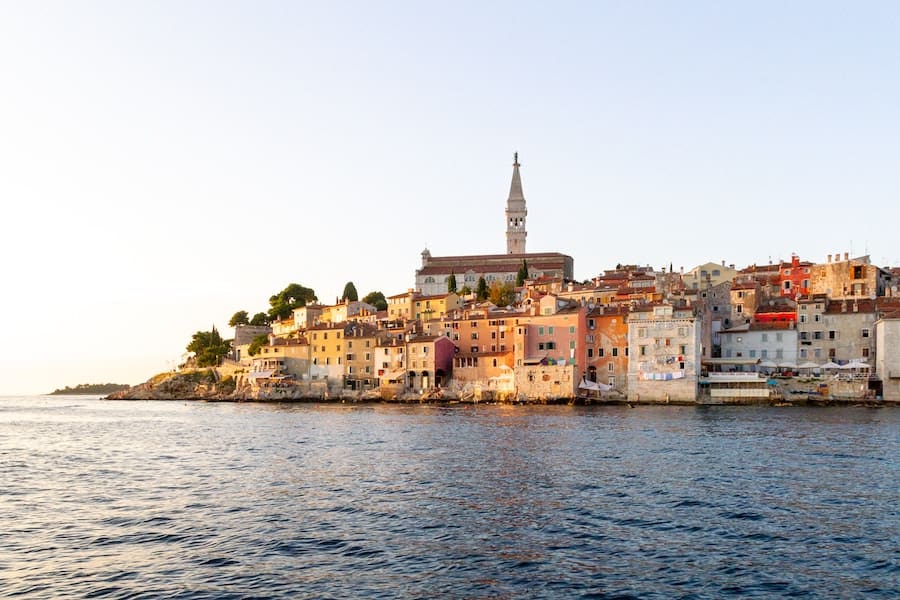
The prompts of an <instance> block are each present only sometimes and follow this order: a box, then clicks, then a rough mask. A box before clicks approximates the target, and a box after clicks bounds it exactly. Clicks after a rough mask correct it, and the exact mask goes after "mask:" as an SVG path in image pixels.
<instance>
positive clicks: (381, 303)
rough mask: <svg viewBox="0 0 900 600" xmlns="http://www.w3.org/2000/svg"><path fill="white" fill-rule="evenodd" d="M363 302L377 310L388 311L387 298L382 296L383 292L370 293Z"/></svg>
mask: <svg viewBox="0 0 900 600" xmlns="http://www.w3.org/2000/svg"><path fill="white" fill-rule="evenodd" d="M362 301H363V302H365V303H366V304H371V305H372V306H374V307H375V308H376V309H377V310H387V306H388V303H387V298H385V297H384V294H382V293H381V292H377V291H376V292H369V293H368V294H366V296H365V297H364V298H363V299H362Z"/></svg>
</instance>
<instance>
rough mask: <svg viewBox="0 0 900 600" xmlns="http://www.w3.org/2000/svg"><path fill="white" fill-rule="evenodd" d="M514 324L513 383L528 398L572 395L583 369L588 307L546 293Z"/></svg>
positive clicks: (568, 396) (584, 364)
mask: <svg viewBox="0 0 900 600" xmlns="http://www.w3.org/2000/svg"><path fill="white" fill-rule="evenodd" d="M531 310H532V313H531V316H523V317H521V318H520V319H518V323H517V324H516V326H515V337H514V360H515V367H514V369H515V382H516V388H517V390H518V392H519V395H522V396H524V397H527V398H538V399H540V398H572V397H574V396H575V394H576V392H577V386H578V383H579V382H580V381H581V374H582V372H583V371H584V370H585V369H586V362H585V356H586V343H585V341H584V339H585V338H584V334H585V331H586V329H587V307H586V306H584V305H582V304H580V303H575V302H569V301H565V300H561V299H560V298H558V297H556V296H553V295H550V294H548V295H546V296H544V297H542V298H541V299H540V300H539V301H537V302H535V303H533V304H532V306H531Z"/></svg>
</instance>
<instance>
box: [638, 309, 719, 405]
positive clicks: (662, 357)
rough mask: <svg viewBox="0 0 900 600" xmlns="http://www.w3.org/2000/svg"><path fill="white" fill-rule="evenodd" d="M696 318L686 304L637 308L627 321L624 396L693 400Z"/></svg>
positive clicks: (697, 353)
mask: <svg viewBox="0 0 900 600" xmlns="http://www.w3.org/2000/svg"><path fill="white" fill-rule="evenodd" d="M700 339H701V336H700V320H699V319H698V318H696V317H695V316H694V311H693V309H692V308H691V307H690V306H683V307H674V306H672V305H671V304H656V305H648V306H646V307H637V308H635V309H633V310H632V312H631V315H630V317H629V320H628V399H629V400H635V401H637V400H660V401H673V402H696V400H697V384H698V381H699V377H700V359H701V348H700Z"/></svg>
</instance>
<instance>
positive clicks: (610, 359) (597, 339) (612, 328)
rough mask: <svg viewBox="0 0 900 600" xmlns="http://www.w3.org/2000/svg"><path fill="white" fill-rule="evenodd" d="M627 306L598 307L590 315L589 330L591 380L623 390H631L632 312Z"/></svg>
mask: <svg viewBox="0 0 900 600" xmlns="http://www.w3.org/2000/svg"><path fill="white" fill-rule="evenodd" d="M629 312H630V309H629V307H627V306H609V307H604V306H597V307H594V308H593V309H592V310H591V311H590V312H588V314H587V330H586V332H585V336H584V338H585V345H586V355H585V364H586V367H587V368H586V369H583V370H582V373H581V375H582V377H584V378H586V379H587V380H588V381H592V382H599V383H603V384H606V385H611V386H612V387H613V388H615V389H616V390H618V391H619V392H621V393H623V394H624V393H626V391H627V389H628V314H629Z"/></svg>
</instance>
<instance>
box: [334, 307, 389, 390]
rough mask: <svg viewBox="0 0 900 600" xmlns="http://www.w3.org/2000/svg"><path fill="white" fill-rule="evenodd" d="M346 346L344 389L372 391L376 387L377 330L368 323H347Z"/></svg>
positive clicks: (345, 330)
mask: <svg viewBox="0 0 900 600" xmlns="http://www.w3.org/2000/svg"><path fill="white" fill-rule="evenodd" d="M383 337H386V336H383ZM344 344H345V348H346V349H345V352H344V387H345V388H349V389H351V390H370V389H373V388H374V387H376V386H377V383H378V377H377V369H376V347H377V345H378V330H377V328H376V327H375V326H373V325H370V324H368V323H358V322H354V323H347V325H346V327H345V328H344Z"/></svg>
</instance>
